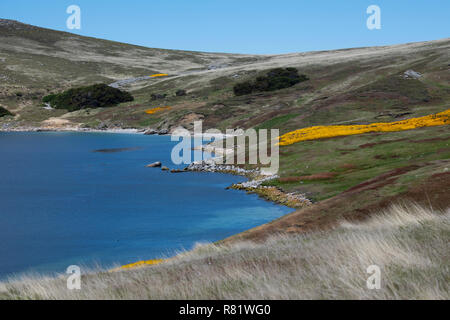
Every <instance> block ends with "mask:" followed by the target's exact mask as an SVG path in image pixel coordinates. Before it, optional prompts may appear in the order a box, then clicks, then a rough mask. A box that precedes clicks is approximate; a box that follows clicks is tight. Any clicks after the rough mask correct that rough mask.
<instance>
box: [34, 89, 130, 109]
mask: <svg viewBox="0 0 450 320" xmlns="http://www.w3.org/2000/svg"><path fill="white" fill-rule="evenodd" d="M133 100H134V98H133V96H132V95H131V94H129V93H128V92H126V91H122V90H119V89H116V88H112V87H109V86H107V85H106V84H95V85H92V86H88V87H81V88H75V89H69V90H67V91H64V92H63V93H60V94H50V95H48V96H45V97H44V98H43V99H42V101H43V102H44V103H50V105H51V106H52V107H53V108H56V109H66V110H68V111H76V110H80V109H86V108H103V107H112V106H115V105H117V104H119V103H122V102H128V101H133Z"/></svg>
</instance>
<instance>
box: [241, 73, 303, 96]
mask: <svg viewBox="0 0 450 320" xmlns="http://www.w3.org/2000/svg"><path fill="white" fill-rule="evenodd" d="M306 80H309V78H308V77H307V76H306V75H304V74H302V75H299V74H298V70H297V69H295V68H276V69H271V70H269V71H268V72H267V73H266V75H264V76H259V77H257V78H256V80H255V81H254V82H251V81H246V82H241V83H238V84H236V85H235V86H234V88H233V91H234V94H235V95H237V96H241V95H244V94H250V93H252V92H265V91H274V90H279V89H284V88H289V87H292V86H293V85H295V84H297V83H299V82H302V81H306Z"/></svg>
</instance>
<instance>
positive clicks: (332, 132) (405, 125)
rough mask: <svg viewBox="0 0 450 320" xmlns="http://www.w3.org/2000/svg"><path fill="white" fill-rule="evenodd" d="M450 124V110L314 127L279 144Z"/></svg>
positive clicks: (296, 131) (290, 134)
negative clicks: (403, 118)
mask: <svg viewBox="0 0 450 320" xmlns="http://www.w3.org/2000/svg"><path fill="white" fill-rule="evenodd" d="M446 124H450V109H449V110H446V111H444V112H440V113H437V114H432V115H428V116H424V117H420V118H412V119H406V120H401V121H395V122H385V123H372V124H361V125H339V126H314V127H308V128H303V129H299V130H295V131H291V132H288V133H286V134H284V135H282V136H280V137H279V140H280V142H279V144H280V145H281V146H287V145H290V144H293V143H296V142H300V141H306V140H315V139H323V138H332V137H339V136H349V135H354V134H361V133H368V132H390V131H403V130H411V129H416V128H422V127H431V126H441V125H446Z"/></svg>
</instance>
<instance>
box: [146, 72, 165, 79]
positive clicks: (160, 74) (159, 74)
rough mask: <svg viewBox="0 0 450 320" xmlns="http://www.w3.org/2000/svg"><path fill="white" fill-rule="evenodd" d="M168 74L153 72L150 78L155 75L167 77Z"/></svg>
mask: <svg viewBox="0 0 450 320" xmlns="http://www.w3.org/2000/svg"><path fill="white" fill-rule="evenodd" d="M167 76H168V74H167V73H157V74H152V75H151V76H150V78H155V77H167Z"/></svg>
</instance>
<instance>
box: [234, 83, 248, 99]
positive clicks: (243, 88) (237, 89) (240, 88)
mask: <svg viewBox="0 0 450 320" xmlns="http://www.w3.org/2000/svg"><path fill="white" fill-rule="evenodd" d="M233 91H234V94H235V95H237V96H242V95H244V94H250V93H252V91H253V85H252V83H251V82H249V81H247V82H240V83H238V84H236V85H235V86H234V88H233Z"/></svg>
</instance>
